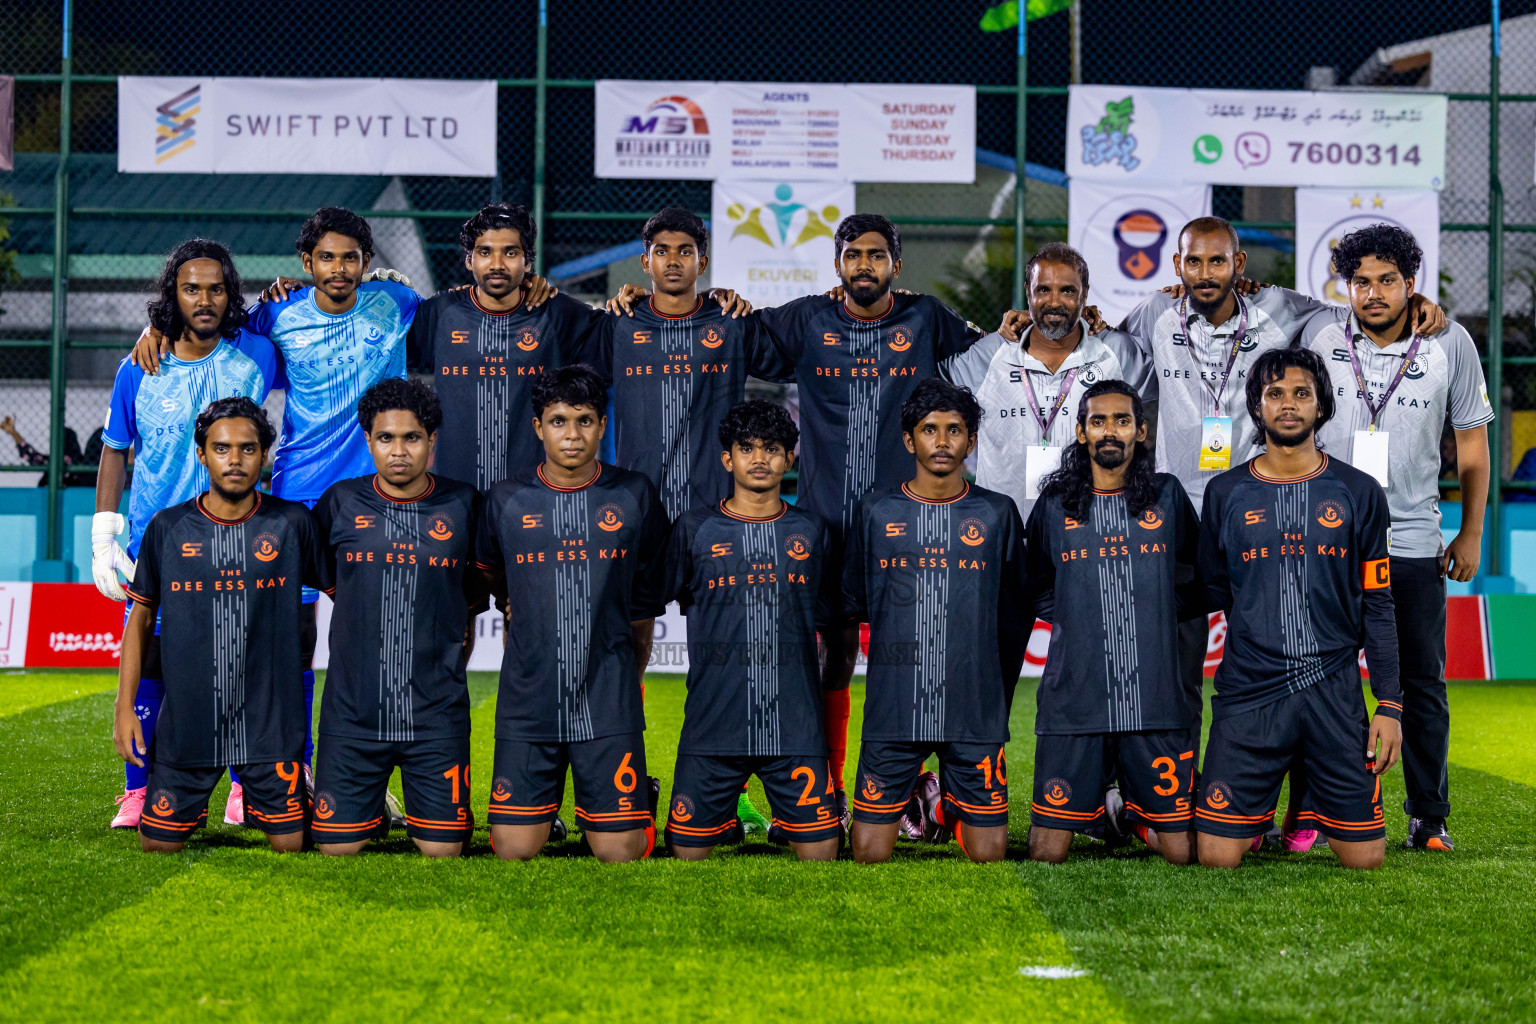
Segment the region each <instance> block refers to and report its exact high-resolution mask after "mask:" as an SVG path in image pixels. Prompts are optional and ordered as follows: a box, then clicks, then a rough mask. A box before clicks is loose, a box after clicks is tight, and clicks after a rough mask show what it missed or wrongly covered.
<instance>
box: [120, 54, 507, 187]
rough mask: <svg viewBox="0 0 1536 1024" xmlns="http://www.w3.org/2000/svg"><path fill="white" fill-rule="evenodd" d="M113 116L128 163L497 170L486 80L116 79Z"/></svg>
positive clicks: (153, 167) (251, 168)
mask: <svg viewBox="0 0 1536 1024" xmlns="http://www.w3.org/2000/svg"><path fill="white" fill-rule="evenodd" d="M117 114H118V117H117V169H118V170H119V171H125V172H134V173H167V174H440V175H452V176H459V177H486V178H488V177H493V176H494V175H495V174H496V83H495V82H445V81H428V80H424V79H417V78H138V77H122V78H119V79H118V80H117Z"/></svg>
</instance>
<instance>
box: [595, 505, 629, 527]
mask: <svg viewBox="0 0 1536 1024" xmlns="http://www.w3.org/2000/svg"><path fill="white" fill-rule="evenodd" d="M623 525H624V510H623V509H621V508H619V506H617V505H604V506H603V507H602V508H600V509H598V510H597V528H598V529H599V530H603V531H604V532H606V533H612V532H613V531H614V530H617V529H619V528H620V527H621V526H623Z"/></svg>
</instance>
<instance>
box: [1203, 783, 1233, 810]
mask: <svg viewBox="0 0 1536 1024" xmlns="http://www.w3.org/2000/svg"><path fill="white" fill-rule="evenodd" d="M1205 806H1207V807H1209V808H1211V809H1212V810H1215V811H1224V810H1226V809H1227V808H1228V807H1231V806H1232V789H1231V787H1230V786H1228V785H1227V784H1226V783H1225V782H1212V783H1209V784H1208V785H1207V786H1206V787H1205Z"/></svg>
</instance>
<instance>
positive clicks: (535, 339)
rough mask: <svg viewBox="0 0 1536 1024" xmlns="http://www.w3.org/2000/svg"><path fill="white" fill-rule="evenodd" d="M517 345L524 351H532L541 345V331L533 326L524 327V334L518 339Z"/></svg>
mask: <svg viewBox="0 0 1536 1024" xmlns="http://www.w3.org/2000/svg"><path fill="white" fill-rule="evenodd" d="M517 347H518V348H520V349H522V350H523V351H524V352H532V351H533V350H534V349H536V348H538V347H539V332H538V331H537V330H535V329H534V328H532V327H525V328H523V336H522V337H521V338H519V339H517Z"/></svg>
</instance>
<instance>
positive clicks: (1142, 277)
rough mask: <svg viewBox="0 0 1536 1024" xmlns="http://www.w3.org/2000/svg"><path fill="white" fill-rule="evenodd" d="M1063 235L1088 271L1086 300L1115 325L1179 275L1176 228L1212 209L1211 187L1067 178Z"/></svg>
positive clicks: (1173, 281) (1107, 320)
mask: <svg viewBox="0 0 1536 1024" xmlns="http://www.w3.org/2000/svg"><path fill="white" fill-rule="evenodd" d="M1067 206H1068V215H1067V223H1068V229H1067V236H1068V237H1069V238H1070V239H1071V240H1072V246H1073V248H1075V249H1076V250H1077V251H1078V252H1080V253H1082V254H1083V258H1084V259H1085V260H1087V261H1088V268H1089V270H1090V271H1091V274H1090V277H1089V282H1088V302H1089V304H1090V305H1095V306H1098V307H1099V314H1100V315H1101V316H1102V317H1103V318H1104V319H1105V321H1106V322H1108V323H1110V324H1119V323H1120V321H1121V320H1123V319H1125V315H1126V314H1127V313H1129V312H1130V311H1131V310H1132V309H1134V308H1136V306H1137V304H1139V303H1140V302H1141V301H1142V300H1143V299H1145V298H1146V297H1147V296H1149V295H1151V294H1152V293H1153V292H1155V291H1157V290H1158V289H1159V288H1162V287H1163V286H1164V285H1169V284H1174V283H1175V282H1176V281H1177V280H1178V279H1177V278H1176V277H1175V276H1174V273H1173V253H1174V250H1175V249H1176V248H1177V247H1178V244H1179V243H1178V233H1179V229H1180V228H1181V227H1183V226H1184V224H1185V223H1186V222H1188V221H1191V220H1193V219H1195V218H1196V217H1203V216H1205V215H1206V214H1208V213H1210V212H1211V187H1210V186H1209V185H1170V186H1161V187H1159V186H1140V185H1131V184H1129V183H1127V184H1121V185H1104V184H1099V183H1096V182H1089V181H1076V180H1074V181H1073V182H1071V186H1070V188H1069V189H1068V195H1067Z"/></svg>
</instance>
